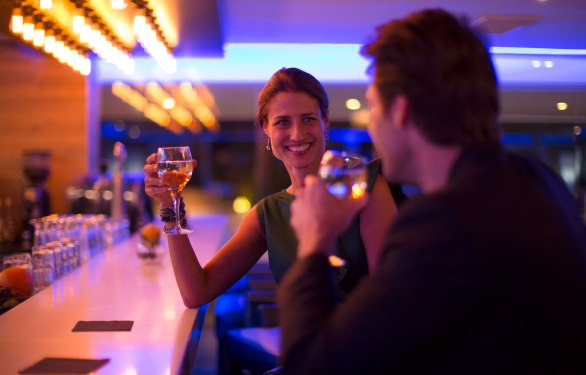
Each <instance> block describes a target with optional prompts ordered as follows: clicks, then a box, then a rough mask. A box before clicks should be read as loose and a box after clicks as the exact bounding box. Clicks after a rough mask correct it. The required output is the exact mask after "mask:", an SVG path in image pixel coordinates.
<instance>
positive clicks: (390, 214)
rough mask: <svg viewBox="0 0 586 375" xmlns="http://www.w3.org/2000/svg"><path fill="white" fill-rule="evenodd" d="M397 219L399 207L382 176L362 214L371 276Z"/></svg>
mask: <svg viewBox="0 0 586 375" xmlns="http://www.w3.org/2000/svg"><path fill="white" fill-rule="evenodd" d="M396 217H397V206H396V204H395V201H394V199H393V196H392V195H391V190H390V189H389V185H388V184H387V182H386V181H385V179H384V178H383V177H382V176H381V175H378V176H377V177H376V180H375V182H374V186H373V188H372V192H371V193H370V199H369V201H368V204H367V205H366V207H365V208H364V209H363V210H362V211H361V212H360V234H361V236H362V242H363V243H364V247H365V249H366V257H367V260H368V273H369V274H372V273H373V272H374V271H375V270H376V267H377V265H378V262H379V258H380V255H381V251H382V247H383V243H384V241H385V239H386V237H387V233H388V232H389V229H390V226H391V223H392V222H393V221H394V220H395V218H396Z"/></svg>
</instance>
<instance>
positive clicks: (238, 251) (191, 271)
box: [144, 154, 267, 307]
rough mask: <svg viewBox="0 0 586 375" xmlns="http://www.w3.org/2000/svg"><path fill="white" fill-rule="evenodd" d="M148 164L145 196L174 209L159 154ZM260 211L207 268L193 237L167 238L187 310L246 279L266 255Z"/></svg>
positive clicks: (244, 221) (247, 218) (252, 213)
mask: <svg viewBox="0 0 586 375" xmlns="http://www.w3.org/2000/svg"><path fill="white" fill-rule="evenodd" d="M146 162H147V164H146V165H145V166H144V171H145V174H146V176H145V192H146V193H147V195H149V196H150V197H152V198H154V199H156V200H158V201H159V203H160V204H161V207H162V208H167V207H171V208H172V207H173V203H172V199H171V195H170V194H169V189H168V188H167V186H165V185H163V184H162V183H161V181H160V179H159V176H158V174H157V165H156V162H157V156H156V154H151V155H149V156H148V157H147V161H146ZM194 164H195V163H194ZM256 210H257V207H256V206H255V207H253V209H252V210H250V212H248V214H246V215H245V216H244V218H243V219H242V222H241V223H240V226H239V227H238V229H237V230H236V233H235V234H234V236H232V238H231V239H230V240H229V241H228V242H227V243H226V244H225V245H224V246H222V247H221V248H220V250H218V252H217V253H216V255H214V257H213V258H212V259H211V260H210V261H209V262H208V264H206V265H205V266H204V267H202V266H201V264H200V263H199V260H198V259H197V255H196V254H195V251H194V250H193V247H192V245H191V242H190V241H189V237H187V236H186V235H168V236H167V242H168V244H169V253H170V255H171V262H172V264H173V271H174V273H175V279H176V281H177V286H178V287H179V292H180V293H181V297H182V298H183V303H184V304H185V306H187V307H198V306H201V305H203V304H205V303H207V302H209V301H211V300H213V299H214V298H216V297H217V296H218V295H220V294H221V293H222V292H224V291H225V290H226V289H228V288H229V287H230V286H231V285H232V284H234V283H235V282H236V281H238V280H239V279H240V278H241V277H242V276H244V275H245V274H246V272H248V271H249V270H250V269H251V268H252V266H253V265H254V264H255V263H256V262H257V261H258V259H259V258H260V257H261V256H262V254H263V253H264V252H265V251H266V248H267V246H266V238H265V235H264V233H263V232H262V231H261V228H260V222H259V219H258V215H257V211H256ZM174 225H175V223H174V222H168V223H165V226H169V227H172V226H174Z"/></svg>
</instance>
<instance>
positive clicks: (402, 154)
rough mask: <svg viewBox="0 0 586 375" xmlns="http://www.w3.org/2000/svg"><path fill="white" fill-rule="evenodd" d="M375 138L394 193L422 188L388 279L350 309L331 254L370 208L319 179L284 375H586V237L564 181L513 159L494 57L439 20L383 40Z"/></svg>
mask: <svg viewBox="0 0 586 375" xmlns="http://www.w3.org/2000/svg"><path fill="white" fill-rule="evenodd" d="M377 31H378V34H377V38H376V40H374V41H373V42H372V43H370V44H368V45H366V46H365V47H364V48H363V50H362V53H363V55H366V56H368V57H371V58H372V60H373V61H372V66H371V72H372V74H373V76H374V77H373V82H372V84H371V85H370V87H369V88H368V90H367V93H366V97H367V100H368V103H369V106H370V109H371V120H370V124H369V129H368V130H369V133H370V135H371V137H372V140H373V142H374V145H375V148H376V150H377V152H378V154H379V155H380V156H381V159H382V164H383V173H384V175H385V178H386V179H387V180H389V181H390V182H396V183H409V184H415V185H418V186H419V187H420V188H421V190H422V192H423V194H422V195H420V196H419V197H414V198H413V199H411V200H410V202H408V203H406V204H405V205H404V206H403V207H402V209H401V211H400V213H399V217H398V219H397V221H396V222H395V224H394V225H393V226H392V228H390V229H389V234H388V239H387V242H386V244H385V248H384V250H383V252H382V256H381V259H380V265H379V268H378V270H377V271H376V272H375V273H374V274H373V275H371V276H369V277H368V278H366V279H365V280H363V281H362V282H361V283H360V284H359V285H358V286H357V288H356V289H355V290H354V291H353V292H352V293H351V294H350V295H349V297H348V298H347V300H345V302H343V303H342V304H341V305H339V306H336V305H335V303H334V300H333V296H332V288H331V281H330V274H329V273H330V272H329V271H330V269H329V267H330V266H329V265H328V262H327V255H328V250H329V249H330V247H331V245H332V244H333V242H334V241H335V239H336V236H337V235H339V234H340V233H341V232H342V230H343V229H344V228H345V227H346V226H347V225H348V223H350V220H351V218H352V216H353V215H354V214H356V212H358V211H359V210H360V208H361V207H363V205H364V204H365V201H366V198H365V199H360V200H355V199H352V198H347V199H343V200H339V199H336V198H334V197H333V196H331V195H329V194H328V193H327V190H326V189H325V187H324V185H323V183H322V182H321V181H319V179H318V178H317V177H312V176H309V177H307V178H306V180H305V187H304V188H303V189H302V190H301V191H299V192H298V194H297V196H296V200H295V202H294V203H293V206H292V218H291V222H292V225H293V227H294V229H295V232H296V235H297V237H298V239H299V246H298V261H297V262H296V264H295V265H294V266H293V267H292V268H291V269H290V271H289V272H288V274H287V275H286V276H285V278H284V279H283V281H282V282H281V284H280V286H279V295H278V302H279V306H280V317H279V318H280V324H281V326H282V329H283V348H282V362H283V364H284V371H285V372H286V373H287V372H288V373H295V374H304V375H305V374H387V373H388V374H397V373H409V374H412V373H432V374H544V373H547V374H579V373H580V374H586V365H585V361H586V235H585V229H584V225H583V223H582V221H581V220H580V218H579V216H578V213H577V209H576V206H575V203H574V201H573V199H572V197H571V195H570V193H569V192H568V190H567V189H566V187H565V185H564V183H563V181H562V180H561V179H560V178H559V177H558V176H557V175H556V174H554V173H553V172H551V171H550V170H549V169H548V168H547V167H545V166H544V165H543V164H542V163H541V162H538V161H536V160H532V159H528V158H525V157H522V156H519V155H515V154H512V153H508V152H506V151H505V150H503V148H502V147H501V145H500V144H499V133H500V131H499V129H498V126H497V116H498V90H497V81H496V76H495V72H494V68H493V66H492V63H491V60H490V56H489V54H488V52H487V50H486V48H485V47H484V45H483V43H482V42H481V41H480V40H479V38H478V37H477V36H476V35H475V33H474V32H473V31H472V30H471V29H470V28H469V26H468V25H467V24H466V23H465V22H464V21H460V20H458V19H457V18H455V17H454V16H452V15H451V14H449V13H447V12H445V11H442V10H425V11H421V12H417V13H414V14H412V15H410V16H408V17H407V18H405V19H403V20H398V21H393V22H389V23H387V24H385V25H383V26H382V27H379V28H378V29H377Z"/></svg>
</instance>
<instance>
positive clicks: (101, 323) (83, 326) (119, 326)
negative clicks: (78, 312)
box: [72, 320, 134, 332]
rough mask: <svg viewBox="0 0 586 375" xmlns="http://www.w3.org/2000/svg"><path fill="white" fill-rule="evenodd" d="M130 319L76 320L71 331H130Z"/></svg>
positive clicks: (131, 323)
mask: <svg viewBox="0 0 586 375" xmlns="http://www.w3.org/2000/svg"><path fill="white" fill-rule="evenodd" d="M133 324H134V321H132V320H94V321H83V320H80V321H79V322H77V324H76V325H75V327H73V329H72V331H73V332H107V331H130V330H132V325H133Z"/></svg>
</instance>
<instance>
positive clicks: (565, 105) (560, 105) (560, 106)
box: [556, 102, 568, 111]
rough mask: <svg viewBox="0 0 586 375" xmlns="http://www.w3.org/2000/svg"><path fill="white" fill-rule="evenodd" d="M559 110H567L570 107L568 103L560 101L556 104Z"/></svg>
mask: <svg viewBox="0 0 586 375" xmlns="http://www.w3.org/2000/svg"><path fill="white" fill-rule="evenodd" d="M556 106H557V108H558V111H565V110H566V109H568V103H566V102H559V103H557V104H556Z"/></svg>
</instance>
